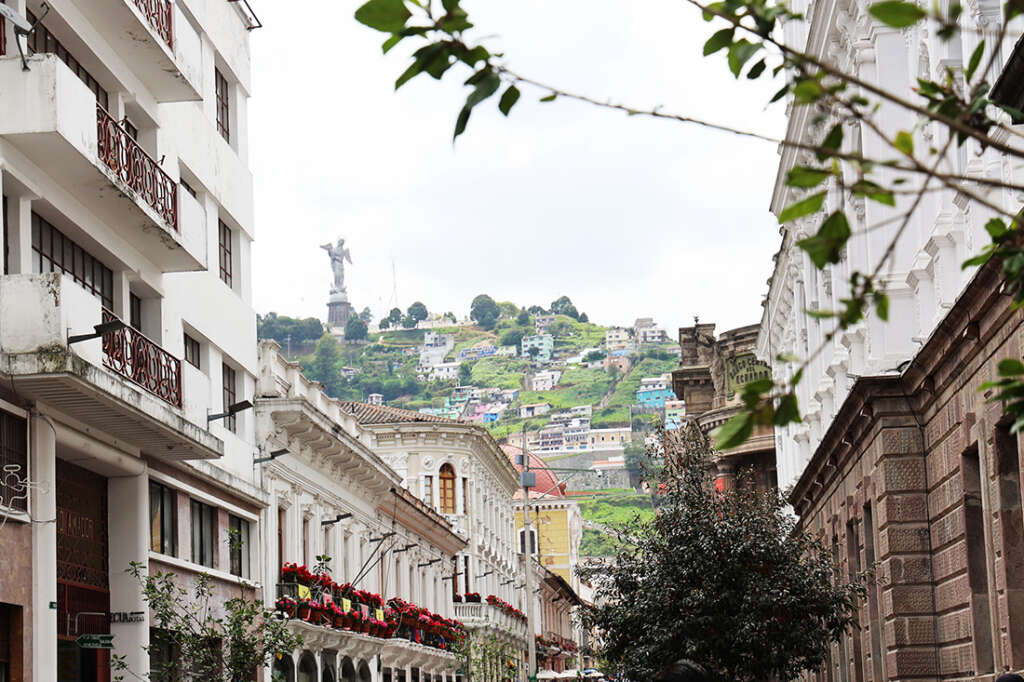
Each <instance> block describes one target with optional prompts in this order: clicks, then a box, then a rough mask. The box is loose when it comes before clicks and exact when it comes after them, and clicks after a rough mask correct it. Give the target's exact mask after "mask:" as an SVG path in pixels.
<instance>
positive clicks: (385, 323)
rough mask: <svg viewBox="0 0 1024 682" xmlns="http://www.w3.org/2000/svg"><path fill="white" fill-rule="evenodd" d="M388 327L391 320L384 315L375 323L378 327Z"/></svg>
mask: <svg viewBox="0 0 1024 682" xmlns="http://www.w3.org/2000/svg"><path fill="white" fill-rule="evenodd" d="M390 327H391V320H389V319H388V318H386V317H385V318H383V319H382V320H381V321H380V322H378V323H377V328H378V329H388V328H390Z"/></svg>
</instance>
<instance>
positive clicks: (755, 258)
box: [251, 0, 784, 330]
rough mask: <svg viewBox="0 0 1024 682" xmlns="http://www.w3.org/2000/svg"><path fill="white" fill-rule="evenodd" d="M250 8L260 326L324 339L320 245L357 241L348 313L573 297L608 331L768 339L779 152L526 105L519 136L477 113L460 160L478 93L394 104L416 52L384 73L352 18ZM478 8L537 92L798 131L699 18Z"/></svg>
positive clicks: (492, 2) (604, 6) (332, 4)
mask: <svg viewBox="0 0 1024 682" xmlns="http://www.w3.org/2000/svg"><path fill="white" fill-rule="evenodd" d="M253 4H254V7H255V9H256V11H257V13H258V14H259V17H260V19H261V20H262V21H263V23H264V25H265V28H262V29H260V30H258V31H255V32H254V33H253V34H252V40H253V52H254V73H255V78H254V81H255V92H254V93H253V99H252V101H251V135H252V149H253V161H252V166H253V171H254V173H255V181H256V217H257V234H256V238H257V240H256V244H255V247H254V249H255V251H254V268H255V277H254V287H255V297H256V301H255V305H256V310H257V311H258V312H260V313H266V312H268V311H276V312H278V313H281V314H289V315H298V316H309V315H315V316H318V317H320V318H322V319H326V314H327V313H326V299H327V296H328V293H329V290H328V288H329V285H330V279H331V275H330V266H329V262H328V258H327V255H326V253H325V252H324V251H321V250H320V249H319V245H320V244H323V243H325V242H327V241H333V240H334V239H335V238H336V237H337V236H339V235H343V236H345V237H346V238H347V240H348V246H349V247H350V249H351V252H352V260H353V264H352V265H351V266H349V267H348V270H347V272H346V280H347V284H348V290H349V297H350V299H351V300H352V302H353V304H354V305H355V306H356V308H357V309H359V310H361V309H362V308H363V307H364V306H369V307H370V308H371V309H372V310H373V311H374V314H375V316H378V317H379V316H380V315H381V314H382V313H383V312H385V311H386V310H387V309H389V307H390V304H391V301H392V297H393V294H394V292H395V290H396V289H397V297H398V305H399V306H400V307H401V308H402V309H403V310H404V309H405V308H406V307H407V306H408V305H409V304H410V303H412V302H413V301H415V300H422V301H423V302H424V303H426V305H427V307H428V308H429V309H430V310H431V312H435V311H436V312H445V311H448V310H451V311H453V312H455V313H456V314H458V315H459V316H460V317H461V316H462V315H464V314H466V313H467V312H468V309H469V304H470V301H471V300H472V298H473V297H474V296H475V295H477V294H480V293H488V294H490V295H491V296H493V297H494V298H495V299H496V300H499V301H502V300H511V301H513V302H515V303H517V304H520V305H532V304H540V305H542V306H545V307H546V306H547V305H548V304H550V302H551V301H553V300H554V299H556V298H557V297H559V296H561V295H563V294H565V295H568V296H569V297H570V298H571V299H572V300H573V302H574V303H575V304H576V306H577V307H578V308H579V309H580V310H581V311H583V312H586V313H588V315H589V316H590V318H591V320H593V321H595V322H598V323H601V324H609V325H610V324H626V323H631V322H632V321H633V319H634V318H636V317H642V316H643V317H646V316H650V317H654V318H655V320H656V321H657V322H658V323H659V324H661V325H663V326H665V327H666V328H668V329H670V330H673V329H675V328H677V327H678V326H679V325H680V324H689V323H690V321H691V320H692V318H693V316H694V315H699V316H700V317H701V320H702V321H707V322H712V321H713V322H717V323H718V325H719V329H720V330H722V329H727V328H730V327H735V326H739V325H743V324H750V323H754V322H758V321H760V315H761V300H762V297H763V296H764V294H765V293H766V291H767V285H766V279H767V278H768V276H769V275H770V273H771V267H772V261H771V256H772V254H773V253H774V252H775V251H776V250H777V248H778V242H779V233H778V228H777V225H776V222H775V220H774V218H773V217H772V216H771V215H770V214H769V212H768V204H769V201H770V199H771V191H772V184H773V182H774V178H775V171H776V166H777V162H778V155H777V149H776V146H775V145H773V144H771V143H767V142H759V141H751V140H747V139H743V138H739V137H735V136H732V135H729V134H725V133H718V132H714V131H709V130H707V129H704V128H699V127H695V126H691V125H684V124H679V123H670V122H664V121H654V120H649V119H644V118H642V117H638V116H637V117H627V116H625V115H622V114H618V113H614V112H610V111H602V110H598V109H595V108H593V107H589V106H588V105H585V104H577V103H574V102H570V101H567V100H558V101H557V102H554V103H549V104H544V103H539V102H538V101H537V99H538V95H537V93H535V92H531V91H528V90H525V89H524V95H523V98H522V99H521V100H520V103H519V104H518V106H517V107H516V108H515V109H514V110H513V112H512V115H511V116H510V117H509V118H508V119H505V118H504V117H502V116H501V114H500V113H499V112H497V110H496V105H497V98H495V99H494V101H493V102H491V101H489V102H487V103H485V104H483V105H481V106H479V107H477V109H476V110H475V112H474V114H473V117H472V120H471V121H470V124H469V128H468V130H467V133H466V134H465V135H463V136H462V137H460V138H459V140H458V142H457V143H456V144H455V145H454V146H453V145H452V142H451V133H452V127H453V125H454V122H455V117H456V114H457V113H458V110H459V108H460V107H461V105H462V102H463V100H464V99H465V95H466V91H465V89H463V88H462V87H461V85H460V83H461V81H462V80H464V78H465V77H466V76H467V75H468V73H465V72H459V74H458V76H459V77H457V78H453V77H451V76H449V78H448V80H450V81H451V82H446V83H438V82H437V81H434V80H433V79H431V78H429V77H428V76H426V75H423V76H420V77H418V78H417V79H415V80H413V81H411V82H410V83H408V84H406V85H405V86H404V87H403V88H402V89H401V90H399V91H397V92H395V90H394V87H393V84H394V80H395V78H396V77H397V76H398V74H399V73H401V71H402V70H403V69H404V68H405V66H406V65H407V63H408V55H409V52H410V50H411V48H413V47H415V46H413V45H410V46H409V47H410V49H400V48H396V49H395V50H393V51H392V52H391V53H389V54H388V55H387V56H386V57H385V56H383V55H382V54H381V51H380V43H381V42H382V39H383V36H382V35H380V34H378V33H376V32H375V31H372V30H370V29H368V28H366V27H364V26H362V25H360V24H357V23H356V22H355V20H354V19H352V13H353V11H354V10H355V8H356V7H357V6H358V3H357V2H349V1H348V0H341V1H339V0H316V1H315V2H304V3H291V2H262V1H261V2H256V3H253ZM463 5H464V6H465V7H466V8H467V10H468V11H469V13H470V18H471V19H472V20H474V22H475V23H476V26H477V29H476V33H478V34H480V35H494V36H495V39H494V40H492V41H491V42H490V45H491V47H492V51H504V52H505V54H506V55H507V57H508V60H509V65H510V66H511V67H512V68H514V69H515V70H517V71H519V72H520V73H522V74H523V75H526V76H529V77H532V78H534V79H536V80H539V81H542V82H547V83H551V84H553V85H556V86H558V87H561V88H563V89H566V90H574V91H579V92H582V93H586V94H588V95H591V96H595V97H598V98H601V99H608V98H610V99H613V100H616V101H620V102H623V103H627V104H629V105H632V106H636V107H644V106H654V105H659V104H660V105H663V106H664V108H665V110H666V111H676V112H679V113H684V114H688V115H693V116H701V117H706V118H711V119H714V120H717V121H721V122H726V123H729V124H731V125H734V126H737V127H743V128H748V129H757V130H759V131H762V132H766V133H768V134H772V135H775V136H781V134H782V132H783V127H784V111H783V110H782V108H781V107H779V106H775V107H773V108H771V109H768V110H767V111H765V107H764V104H765V102H767V100H768V98H769V97H770V95H771V93H772V92H774V91H775V90H776V89H777V87H778V86H777V85H775V84H772V83H765V84H764V85H760V84H755V85H751V84H750V83H749V82H748V81H745V80H744V81H740V82H738V83H737V82H736V81H734V80H733V78H732V76H731V74H729V72H728V70H727V68H726V66H725V59H724V53H720V54H718V55H715V56H714V57H711V58H703V57H701V45H702V44H703V42H704V40H705V39H706V38H707V36H708V35H710V32H711V31H712V30H714V29H713V28H710V27H709V25H708V24H705V23H704V22H703V21H702V20H701V19H700V17H699V15H698V14H697V13H696V12H695V11H693V10H692V9H690V8H689V6H685V3H684V2H682V0H642V1H639V2H638V1H627V0H464V2H463ZM453 71H454V69H453ZM392 264H393V265H394V272H395V275H396V276H395V277H394V278H393V277H392Z"/></svg>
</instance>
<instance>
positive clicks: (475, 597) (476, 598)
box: [466, 592, 480, 604]
mask: <svg viewBox="0 0 1024 682" xmlns="http://www.w3.org/2000/svg"><path fill="white" fill-rule="evenodd" d="M466 602H467V603H470V604H479V603H480V593H479V592H467V593H466Z"/></svg>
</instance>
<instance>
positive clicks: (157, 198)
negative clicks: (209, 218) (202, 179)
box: [96, 104, 178, 231]
mask: <svg viewBox="0 0 1024 682" xmlns="http://www.w3.org/2000/svg"><path fill="white" fill-rule="evenodd" d="M96 126H97V130H98V132H99V155H100V160H101V161H103V163H105V164H107V168H109V169H110V170H112V171H114V173H115V174H117V176H118V177H119V178H121V179H122V180H123V181H124V182H125V183H126V184H127V185H128V186H129V187H131V188H132V189H134V190H135V191H136V192H138V193H139V194H140V195H141V196H142V198H143V199H144V200H145V201H146V203H147V204H149V205H150V206H152V207H153V208H154V209H155V210H156V212H157V213H159V214H160V217H161V218H163V219H164V220H165V221H166V222H167V224H168V225H170V226H171V227H172V228H173V229H174V230H175V231H177V229H178V183H176V182H174V180H172V179H171V176H169V175H168V174H167V173H165V172H164V171H163V169H162V168H160V164H158V163H157V162H156V161H154V160H153V158H152V157H151V156H150V155H149V154H147V153H146V151H145V150H144V149H143V148H142V147H140V146H139V143H138V142H136V141H135V140H134V139H132V136H131V135H129V134H128V131H127V130H125V129H124V128H123V127H122V126H121V125H120V124H119V123H118V122H117V121H115V120H114V118H113V117H112V116H111V115H110V114H108V113H107V111H106V109H104V108H103V107H102V106H100V105H99V104H97V105H96Z"/></svg>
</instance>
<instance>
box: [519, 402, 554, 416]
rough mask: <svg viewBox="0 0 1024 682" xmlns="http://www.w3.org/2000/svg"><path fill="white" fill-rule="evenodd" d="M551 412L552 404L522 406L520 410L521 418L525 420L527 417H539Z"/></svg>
mask: <svg viewBox="0 0 1024 682" xmlns="http://www.w3.org/2000/svg"><path fill="white" fill-rule="evenodd" d="M550 411H551V403H532V404H530V405H522V406H520V408H519V416H520V417H522V418H523V419H526V418H527V417H539V416H540V415H542V414H547V413H548V412H550Z"/></svg>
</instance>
